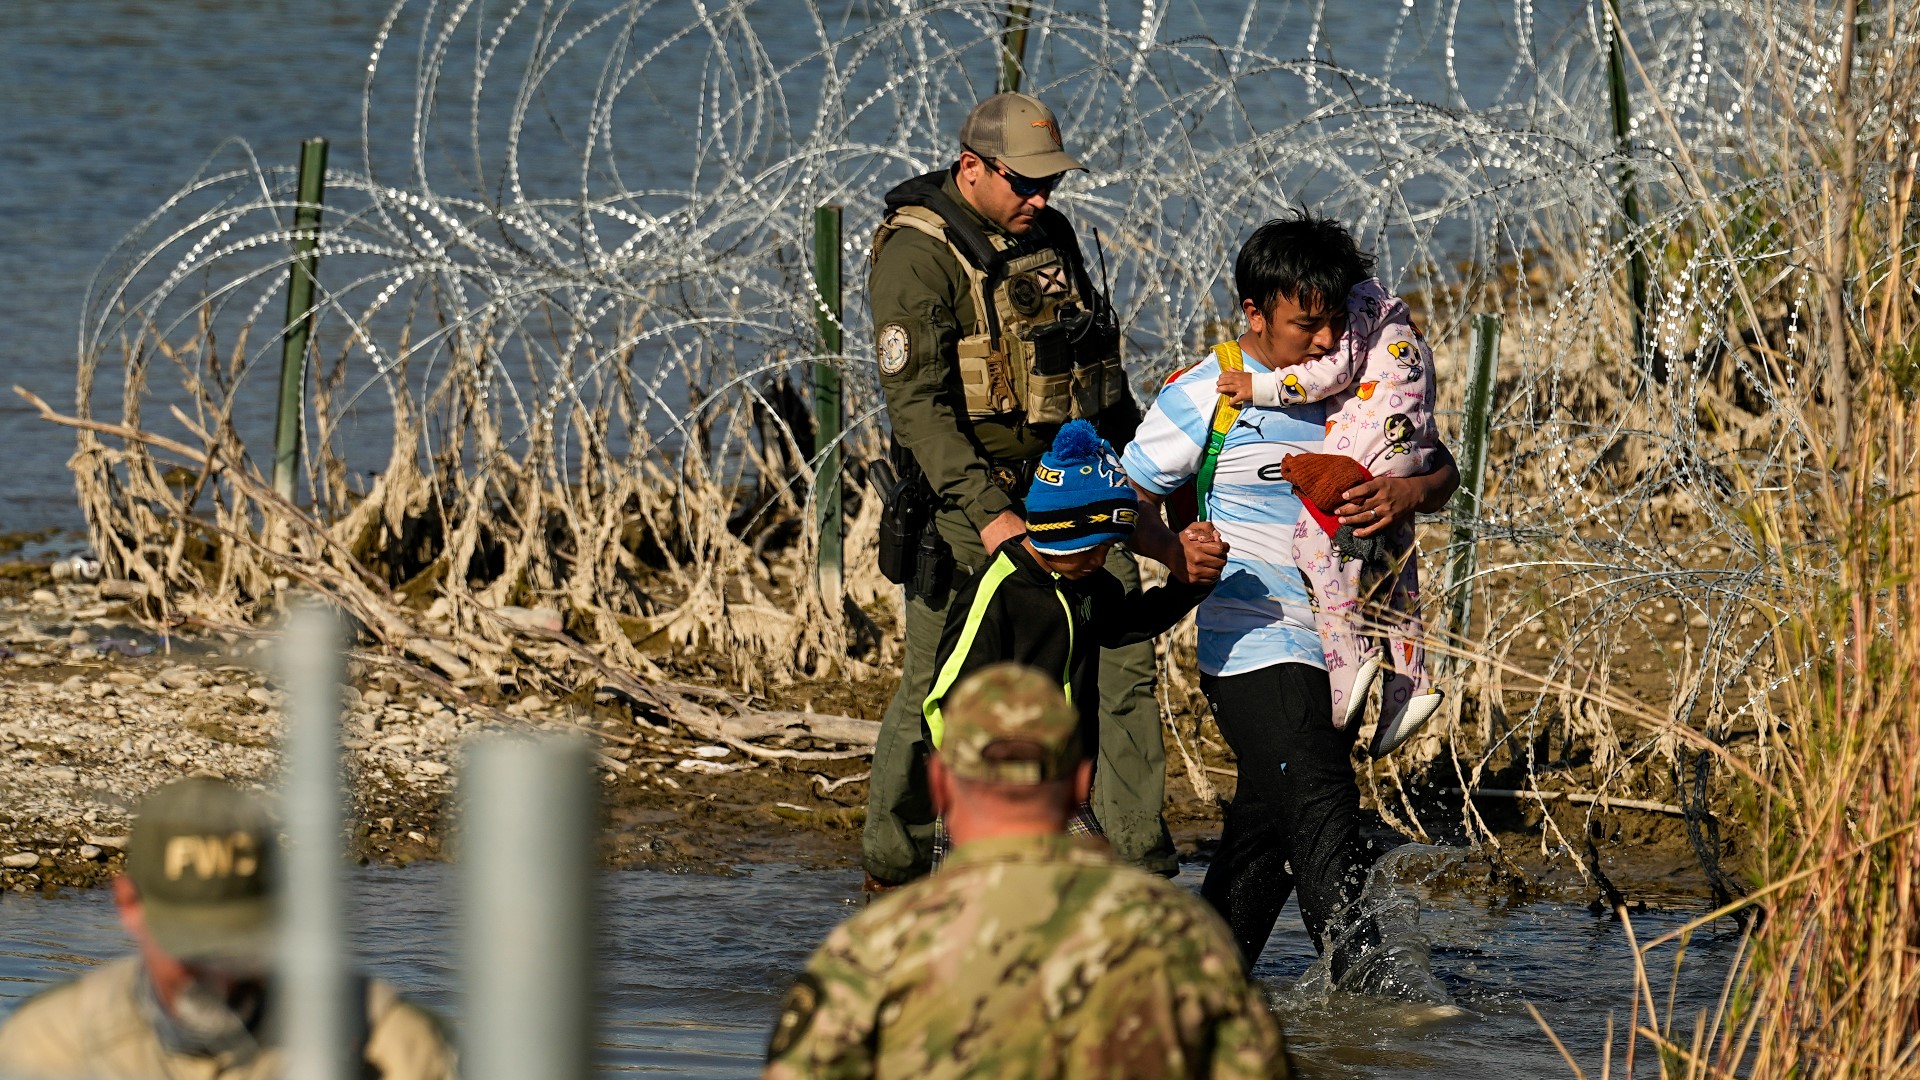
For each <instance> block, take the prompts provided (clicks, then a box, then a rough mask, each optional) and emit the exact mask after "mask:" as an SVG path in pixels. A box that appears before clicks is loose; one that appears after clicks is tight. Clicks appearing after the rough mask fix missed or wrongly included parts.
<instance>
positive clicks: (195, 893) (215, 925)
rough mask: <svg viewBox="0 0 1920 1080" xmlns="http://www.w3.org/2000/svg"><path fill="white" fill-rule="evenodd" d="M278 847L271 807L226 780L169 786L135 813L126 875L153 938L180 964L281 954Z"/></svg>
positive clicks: (256, 961)
mask: <svg viewBox="0 0 1920 1080" xmlns="http://www.w3.org/2000/svg"><path fill="white" fill-rule="evenodd" d="M278 856H279V841H278V838H277V835H276V833H275V830H274V828H273V822H272V819H271V816H270V815H269V814H268V812H267V807H266V804H265V803H264V802H263V801H262V800H261V799H260V798H259V797H257V796H255V795H253V794H250V793H248V792H245V791H242V790H240V789H239V788H237V787H234V786H233V785H232V784H229V783H227V782H226V781H224V780H214V779H211V778H201V777H196V778H193V779H188V780H180V781H176V782H174V783H171V784H168V785H166V786H165V787H163V788H160V789H159V790H157V791H154V792H153V793H152V794H150V795H148V796H147V797H146V798H145V799H143V800H141V802H140V805H139V806H138V807H136V808H135V810H134V821H133V835H132V836H131V837H130V838H129V839H128V841H127V876H128V877H131V878H132V879H133V884H134V886H135V887H136V888H138V889H139V890H140V906H141V908H142V910H143V911H144V912H145V915H146V923H147V930H148V931H149V932H150V933H152V934H153V939H154V941H155V942H156V943H157V944H158V945H159V946H160V948H162V949H164V950H166V952H167V953H169V954H170V955H172V956H174V957H175V958H177V959H180V960H225V961H231V962H236V963H245V964H248V965H261V964H264V963H266V962H267V961H268V960H269V959H270V958H271V957H272V955H273V935H274V922H275V916H276V914H277V912H276V907H275V904H274V882H273V875H274V874H276V873H277V872H278V867H277V866H276V863H277V861H278Z"/></svg>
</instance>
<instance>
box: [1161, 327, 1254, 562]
mask: <svg viewBox="0 0 1920 1080" xmlns="http://www.w3.org/2000/svg"><path fill="white" fill-rule="evenodd" d="M1213 355H1214V357H1215V358H1216V359H1218V360H1219V361H1220V370H1221V371H1222V372H1228V371H1245V370H1246V369H1247V361H1246V357H1245V356H1244V355H1243V354H1242V353H1241V352H1240V343H1239V342H1237V341H1224V342H1221V343H1220V344H1218V345H1215V346H1214V347H1213ZM1199 366H1200V365H1199V364H1188V365H1187V366H1186V367H1183V368H1181V369H1180V370H1178V371H1176V372H1174V373H1173V374H1171V375H1169V376H1167V379H1166V382H1164V383H1162V384H1161V385H1162V386H1171V385H1173V381H1174V380H1175V379H1178V378H1179V377H1180V376H1182V375H1185V374H1186V373H1187V372H1189V371H1192V370H1193V369H1194V368H1196V367H1199ZM1241 408H1242V406H1239V405H1235V404H1234V403H1233V399H1232V398H1231V397H1228V396H1227V395H1226V394H1221V395H1220V397H1219V399H1218V400H1216V401H1215V402H1214V403H1213V418H1212V420H1211V421H1210V422H1209V423H1208V425H1207V445H1206V446H1205V447H1203V448H1202V450H1201V453H1200V468H1199V469H1198V470H1196V471H1195V472H1194V476H1193V479H1192V480H1190V481H1188V482H1187V483H1185V484H1182V485H1181V486H1180V487H1179V488H1178V489H1177V490H1175V491H1174V492H1173V494H1171V495H1169V496H1168V497H1167V511H1168V513H1169V515H1170V516H1171V518H1172V521H1171V522H1170V524H1171V525H1172V526H1173V528H1174V529H1175V531H1178V530H1180V529H1184V528H1186V527H1187V526H1188V525H1191V524H1192V523H1194V522H1196V521H1205V520H1206V517H1207V496H1208V495H1210V494H1212V493H1213V473H1214V470H1215V469H1217V468H1218V467H1219V465H1220V451H1222V450H1224V449H1226V445H1227V432H1229V431H1232V430H1233V422H1234V421H1235V420H1238V419H1240V410H1241Z"/></svg>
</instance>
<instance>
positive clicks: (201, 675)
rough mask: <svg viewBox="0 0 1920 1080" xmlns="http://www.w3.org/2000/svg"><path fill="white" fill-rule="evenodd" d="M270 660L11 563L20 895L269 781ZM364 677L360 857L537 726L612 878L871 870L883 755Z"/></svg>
mask: <svg viewBox="0 0 1920 1080" xmlns="http://www.w3.org/2000/svg"><path fill="white" fill-rule="evenodd" d="M271 659H272V654H271V639H270V638H265V637H246V636H241V635H239V634H235V633H231V632H228V633H204V632H201V633H196V632H190V631H187V630H186V629H185V628H179V629H176V630H173V631H162V630H161V629H160V628H156V627H154V626H152V625H151V624H149V623H146V622H144V621H142V620H141V619H139V618H137V617H136V616H135V614H134V613H133V612H132V611H131V610H130V609H129V608H128V606H127V604H126V602H125V601H124V600H123V599H119V598H117V597H116V595H115V590H114V589H113V588H112V587H111V585H109V586H107V587H106V588H104V589H103V588H102V587H101V585H100V584H98V583H88V582H77V581H73V580H64V581H57V580H55V578H54V577H53V575H52V574H51V573H50V572H49V566H48V564H47V563H46V562H44V561H35V562H19V561H15V562H10V563H5V564H0V762H4V763H5V769H4V770H0V888H4V889H10V890H14V891H18V892H32V891H40V892H47V891H55V890H58V889H61V888H71V887H87V886H92V885H97V884H99V883H100V882H102V881H104V880H105V879H107V878H108V877H110V876H111V875H112V874H113V873H115V872H117V871H118V869H119V867H120V865H121V863H122V860H123V858H124V846H125V843H126V836H127V832H128V827H129V820H128V813H129V811H130V809H131V807H132V806H133V804H134V803H135V802H136V801H137V799H138V798H139V796H140V795H141V794H143V793H144V792H146V791H147V790H149V789H151V788H153V787H155V786H158V785H159V784H162V783H165V782H167V781H169V780H172V779H175V778H178V777H182V776H188V775H194V774H212V775H218V776H222V777H226V778H228V779H230V780H234V781H236V782H240V783H246V784H254V785H261V786H264V785H266V784H268V783H270V782H271V779H272V775H273V771H274V768H275V765H276V751H275V746H276V742H277V739H278V737H279V734H280V708H281V706H282V704H283V703H284V694H283V693H282V692H281V691H280V690H279V689H277V688H276V686H275V685H274V680H273V677H272V673H271ZM348 667H349V677H350V680H351V683H352V685H351V687H350V688H349V689H348V691H347V692H346V721H345V745H346V748H347V751H348V755H347V756H348V761H349V768H350V774H351V783H352V792H353V799H354V803H355V816H354V820H355V822H356V825H355V827H354V832H353V835H352V837H351V839H350V842H349V843H350V852H351V854H352V855H353V857H354V858H356V859H358V860H360V861H361V862H363V863H375V864H392V865H406V864H408V863H410V862H414V861H417V860H421V859H438V858H441V857H443V856H445V855H447V854H449V853H450V848H451V847H452V845H453V844H454V843H455V838H454V837H452V836H451V835H450V834H451V830H452V815H451V813H450V807H451V802H450V800H451V797H452V794H453V785H454V781H455V779H456V776H457V773H458V767H459V753H460V746H461V744H462V741H463V740H464V739H466V738H468V737H470V736H472V735H475V734H478V733H480V732H482V731H485V730H488V729H497V728H514V727H528V726H538V727H544V728H555V729H568V730H577V731H581V732H584V733H586V734H588V735H590V736H591V737H593V738H594V739H595V740H596V741H597V742H598V744H599V754H598V756H597V759H596V760H597V761H598V763H599V776H600V779H601V782H602V784H603V786H604V792H605V805H606V815H607V826H608V827H607V829H606V832H605V837H604V853H605V857H606V860H607V862H608V864H609V865H611V866H614V867H653V868H664V869H675V870H683V871H691V872H725V871H727V870H728V869H729V868H732V867H735V866H737V865H741V864H755V863H770V862H779V863H786V864H800V865H814V866H822V867H852V866H854V865H856V864H857V861H858V852H859V835H860V827H861V824H862V821H863V818H864V813H865V810H864V807H865V801H866V795H867V788H866V783H865V775H866V772H867V761H866V758H865V755H864V754H863V753H861V752H860V751H859V750H858V749H857V748H848V747H846V746H845V745H840V744H833V743H827V742H821V741H818V740H814V739H810V738H807V737H805V736H801V737H798V738H782V739H780V740H778V742H779V743H784V744H786V745H775V746H774V747H773V748H772V749H771V751H770V752H769V751H768V750H761V751H759V752H757V753H747V752H745V750H746V748H744V747H742V746H740V744H739V743H738V742H735V743H734V744H733V745H728V744H727V743H726V742H724V741H716V740H714V739H713V738H711V737H710V736H703V735H701V734H698V733H696V732H693V731H690V730H688V729H686V728H682V727H679V726H678V725H675V724H672V723H670V722H662V721H661V720H660V718H658V717H655V718H651V719H650V718H648V717H645V716H642V715H638V714H636V712H635V710H634V709H632V708H630V707H629V705H628V703H626V702H625V701H623V700H622V699H621V698H620V697H619V696H618V695H615V694H608V693H605V692H602V693H600V694H597V695H589V694H585V693H583V694H580V695H576V696H575V697H572V698H568V699H564V700H559V701H548V700H545V699H543V698H540V697H539V696H537V695H529V696H526V697H522V698H520V699H518V700H515V701H510V702H483V701H478V700H472V699H465V696H464V695H461V694H459V693H457V692H456V693H453V694H448V693H445V692H444V691H445V690H446V689H447V688H446V687H438V688H436V687H433V686H426V685H422V684H420V683H417V682H413V681H410V680H409V679H408V678H406V677H405V676H404V675H403V674H402V673H400V672H399V671H398V670H397V669H395V668H392V667H391V666H387V665H383V664H382V663H380V662H379V660H378V658H377V657H361V658H357V659H355V660H353V661H351V662H350V663H349V665H348ZM891 690H892V686H891V683H890V681H888V680H885V679H873V680H868V681H865V682H859V683H848V682H845V681H838V680H826V681H821V682H819V683H813V684H809V683H797V684H794V685H791V686H788V687H785V688H783V689H781V690H779V691H776V692H774V695H773V696H772V697H768V698H750V699H745V700H746V702H747V704H749V705H751V706H753V707H758V708H763V709H767V710H792V711H800V712H812V711H816V710H817V711H818V712H819V713H830V714H837V715H845V716H852V717H856V718H860V719H865V720H878V719H879V717H880V714H881V712H882V710H883V709H884V708H885V705H886V700H887V697H888V695H889V694H890V693H891ZM730 693H731V694H732V695H734V696H735V698H738V695H739V691H737V690H735V691H731V692H730ZM1197 752H1198V753H1199V754H1200V755H1201V758H1202V760H1203V761H1204V767H1205V768H1206V770H1207V775H1209V776H1211V777H1213V778H1214V781H1215V784H1216V786H1217V788H1218V790H1217V791H1216V792H1214V793H1213V794H1214V796H1215V799H1217V798H1218V797H1222V796H1225V795H1227V794H1230V793H1231V767H1232V760H1231V757H1230V756H1229V755H1227V754H1226V753H1225V752H1224V750H1223V749H1222V748H1221V747H1219V746H1218V745H1217V743H1215V742H1214V741H1213V740H1211V739H1207V738H1204V737H1203V738H1202V740H1201V741H1200V743H1199V744H1198V746H1197ZM769 753H771V754H791V755H792V756H785V757H782V756H769ZM1170 757H1173V755H1171V754H1170ZM1437 790H1438V789H1436V791H1437ZM1168 793H1169V806H1168V818H1169V822H1170V824H1171V826H1172V828H1173V831H1174V834H1175V838H1176V840H1177V842H1178V844H1179V848H1180V851H1181V855H1182V858H1183V859H1184V860H1187V861H1204V860H1205V859H1206V857H1207V856H1208V854H1209V853H1210V851H1211V847H1212V844H1213V842H1214V841H1215V839H1217V837H1218V835H1219V823H1220V813H1219V806H1218V803H1217V801H1215V799H1207V798H1202V797H1201V796H1200V795H1197V794H1196V793H1195V791H1194V790H1193V787H1192V786H1191V785H1190V784H1189V782H1188V778H1187V776H1186V775H1185V773H1184V772H1183V771H1182V770H1181V767H1180V765H1179V763H1178V761H1177V759H1176V760H1175V761H1174V762H1173V764H1172V765H1171V766H1170V771H1169V776H1168ZM1453 798H1454V800H1455V801H1456V802H1457V796H1454V797H1453ZM1444 799H1445V796H1442V795H1438V794H1436V796H1435V801H1436V812H1435V813H1433V814H1430V815H1426V816H1425V817H1423V820H1427V821H1429V823H1431V822H1432V821H1434V820H1443V819H1445V817H1446V816H1447V814H1446V812H1445V811H1444V809H1441V808H1439V807H1438V803H1439V802H1441V801H1444ZM1575 809H1576V808H1572V807H1565V808H1562V810H1563V811H1574V810H1575ZM1577 810H1578V812H1568V813H1565V815H1564V816H1565V818H1566V820H1564V821H1563V822H1562V823H1561V824H1562V830H1561V831H1562V832H1564V833H1566V834H1567V835H1569V836H1579V835H1581V831H1582V829H1581V827H1582V825H1583V824H1586V825H1587V829H1586V831H1588V832H1594V831H1597V832H1598V833H1599V835H1598V836H1597V837H1596V839H1597V842H1598V846H1597V849H1596V850H1597V851H1598V852H1599V854H1600V857H1601V865H1602V867H1603V868H1605V871H1606V873H1607V874H1608V875H1609V876H1610V877H1612V878H1613V879H1614V880H1615V881H1616V882H1617V883H1620V884H1621V886H1622V887H1623V888H1624V889H1625V890H1626V891H1627V892H1628V893H1629V895H1630V896H1634V897H1642V898H1652V899H1654V900H1655V901H1663V900H1667V901H1681V900H1683V899H1685V898H1693V897H1698V896H1702V895H1704V894H1705V892H1706V884H1705V880H1704V877H1703V876H1702V874H1701V873H1700V871H1699V869H1698V864H1697V860H1695V859H1694V857H1693V855H1692V852H1691V851H1690V850H1689V848H1688V847H1687V845H1686V843H1685V838H1684V833H1683V830H1682V827H1681V825H1680V823H1679V822H1677V821H1674V820H1672V819H1671V818H1666V817H1662V816H1660V815H1657V814H1647V813H1638V812H1633V811H1624V812H1619V813H1610V814H1603V815H1600V816H1598V817H1596V818H1592V819H1589V817H1588V811H1587V808H1584V807H1582V808H1577ZM1483 813H1484V815H1485V816H1486V818H1487V820H1488V821H1489V823H1490V824H1492V825H1493V827H1494V828H1495V829H1496V830H1497V831H1498V834H1499V837H1500V840H1501V843H1500V845H1499V848H1498V849H1497V850H1495V849H1494V848H1493V847H1492V846H1490V845H1485V844H1483V845H1481V846H1480V850H1478V851H1477V852H1476V853H1475V854H1473V855H1471V856H1469V857H1467V858H1465V859H1463V860H1461V861H1460V862H1459V864H1458V865H1457V867H1456V868H1455V869H1454V871H1453V872H1452V875H1453V877H1455V878H1456V879H1457V881H1456V882H1455V884H1457V885H1458V886H1459V887H1461V888H1463V889H1466V890H1468V891H1471V892H1473V893H1476V894H1480V895H1484V896H1486V897H1488V898H1490V899H1492V900H1495V901H1508V900H1511V901H1519V900H1526V899H1537V898H1542V897H1553V898H1557V899H1563V900H1564V899H1579V898H1582V897H1586V896H1593V897H1598V896H1599V895H1600V894H1601V887H1600V886H1599V885H1598V883H1597V882H1596V881H1593V880H1589V879H1587V878H1585V877H1583V875H1582V874H1581V873H1580V872H1579V870H1578V869H1577V867H1576V866H1575V865H1574V863H1573V861H1572V860H1570V859H1567V858H1565V857H1556V853H1555V852H1553V851H1551V850H1549V849H1547V848H1546V847H1544V846H1543V844H1542V843H1541V840H1540V836H1541V830H1540V829H1539V827H1538V825H1539V813H1540V809H1539V808H1538V807H1537V806H1535V805H1533V804H1528V805H1526V806H1520V805H1517V804H1512V803H1507V802H1501V801H1498V800H1496V801H1495V802H1493V803H1492V804H1490V805H1488V806H1486V807H1484V808H1483ZM1455 816H1457V814H1456V815H1455ZM1593 822H1598V823H1599V828H1598V829H1597V830H1596V829H1594V828H1593ZM1371 834H1372V836H1373V839H1374V840H1375V842H1376V843H1377V844H1378V845H1379V846H1380V847H1381V848H1382V849H1384V848H1386V847H1390V846H1392V845H1393V844H1395V843H1397V842H1398V841H1399V840H1400V839H1402V837H1401V834H1400V833H1398V832H1397V831H1395V830H1394V829H1393V828H1391V827H1390V826H1388V825H1387V823H1386V821H1385V820H1384V819H1377V820H1376V824H1375V827H1374V828H1373V829H1372V830H1371ZM1436 839H1440V840H1442V841H1445V840H1448V839H1450V838H1449V837H1446V836H1439V837H1436Z"/></svg>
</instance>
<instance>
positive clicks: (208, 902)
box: [0, 778, 455, 1080]
mask: <svg viewBox="0 0 1920 1080" xmlns="http://www.w3.org/2000/svg"><path fill="white" fill-rule="evenodd" d="M278 855H279V843H278V839H277V835H276V832H275V829H274V827H273V823H272V820H271V818H270V816H269V815H268V813H267V810H266V807H265V806H264V805H263V804H262V802H261V800H260V799H259V798H257V797H255V796H254V795H251V794H249V793H247V792H245V791H242V790H240V789H239V788H237V787H234V786H233V785H232V784H229V783H226V782H225V781H222V780H214V779H210V778H194V779H188V780H181V781H177V782H175V783H172V784H168V785H167V786H165V787H163V788H160V789H159V790H157V791H155V792H153V793H152V794H150V795H148V796H147V797H146V798H145V799H144V800H142V801H141V803H140V805H139V806H138V807H137V808H136V809H135V815H134V825H133V835H132V837H131V838H130V839H129V840H128V844H127V872H126V874H124V875H123V876H121V877H119V878H116V879H115V880H114V883H113V898H114V903H115V905H116V906H117V907H118V908H119V911H120V923H121V925H122V926H123V927H125V928H126V931H127V934H128V936H130V937H131V938H133V941H134V944H135V945H136V946H137V950H138V951H137V953H136V955H134V956H130V957H127V958H125V959H123V960H119V961H115V962H113V963H110V964H107V965H105V966H103V967H101V968H98V969H96V970H94V971H93V972H90V973H89V974H87V975H85V976H83V977H81V978H80V979H78V980H76V981H74V982H70V983H66V984H64V985H61V986H56V987H54V988H53V989H50V990H47V991H44V992H42V993H40V994H38V995H36V996H34V997H32V998H30V999H28V1000H27V1002H26V1003H25V1004H23V1005H21V1006H20V1008H19V1009H18V1010H17V1011H16V1012H15V1013H14V1014H13V1015H12V1016H11V1017H9V1018H8V1020H7V1022H6V1024H5V1025H4V1026H0V1075H4V1076H7V1077H10V1078H11V1077H15V1076H18V1077H21V1078H23V1080H26V1078H33V1080H66V1078H74V1080H79V1078H82V1077H84V1078H87V1080H172V1078H189V1077H190V1078H193V1080H267V1078H270V1077H279V1076H281V1075H282V1074H283V1073H284V1072H285V1070H286V1063H285V1062H284V1061H283V1060H282V1059H281V1055H280V1053H279V1052H278V1050H277V1049H276V1048H275V1047H274V1046H273V1039H272V1037H271V1031H272V1020H273V1018H272V1004H273V994H272V986H271V982H270V980H269V978H268V971H269V969H270V968H271V966H272V956H273V950H274V934H275V926H276V922H277V905H276V903H275V891H276V887H277V885H276V878H275V875H276V874H277V873H278V868H277V866H276V862H277V860H278ZM364 996H365V1001H366V1009H365V1013H364V1017H363V1019H364V1023H365V1027H364V1028H363V1029H361V1030H360V1031H358V1032H357V1033H356V1036H355V1039H356V1043H357V1049H358V1052H359V1056H360V1057H361V1058H362V1059H363V1060H364V1061H365V1063H366V1066H367V1069H368V1070H369V1075H371V1076H377V1077H380V1078H381V1080H451V1078H452V1077H453V1076H454V1075H455V1066H454V1053H453V1050H452V1048H451V1046H450V1045H449V1043H448V1042H447V1039H446V1036H445V1034H444V1033H443V1031H442V1029H441V1026H440V1024H439V1022H438V1021H437V1020H436V1019H435V1018H434V1017H433V1016H432V1015H431V1014H429V1013H428V1012H426V1011H425V1010H424V1009H421V1008H420V1007H418V1006H416V1005H412V1004H410V1003H408V1002H406V1001H403V1000H401V998H400V996H399V995H398V994H397V993H396V992H395V991H394V989H393V988H392V987H391V986H388V985H387V984H385V983H382V982H378V981H375V980H371V979H369V980H366V987H365V995H364Z"/></svg>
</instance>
